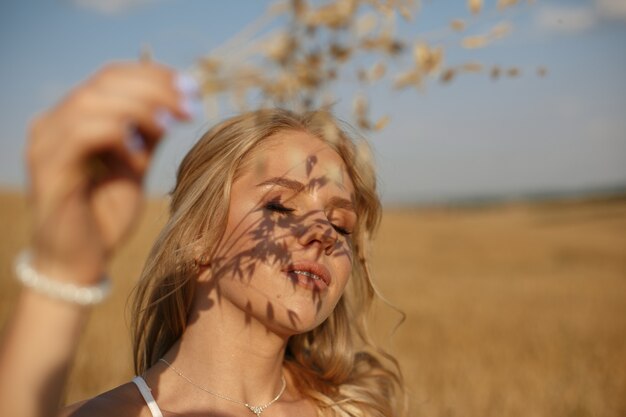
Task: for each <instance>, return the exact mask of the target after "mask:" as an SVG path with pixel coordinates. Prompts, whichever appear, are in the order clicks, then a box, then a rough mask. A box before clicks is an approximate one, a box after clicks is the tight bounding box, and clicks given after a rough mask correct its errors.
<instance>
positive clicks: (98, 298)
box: [15, 250, 111, 306]
mask: <svg viewBox="0 0 626 417" xmlns="http://www.w3.org/2000/svg"><path fill="white" fill-rule="evenodd" d="M15 274H16V275H17V279H18V280H19V281H20V282H21V283H22V284H23V285H24V286H26V287H28V288H30V289H32V290H34V291H36V292H39V293H41V294H44V295H47V296H49V297H51V298H56V299H58V300H63V301H67V302H69V303H73V304H79V305H82V306H87V305H93V304H98V303H101V302H102V301H104V299H105V298H106V297H107V296H108V295H109V294H110V293H111V280H110V279H109V278H108V277H105V278H104V279H103V280H102V281H100V283H98V284H97V285H93V286H89V287H84V286H78V285H74V284H71V283H67V282H60V281H56V280H54V279H51V278H48V277H46V276H45V275H43V274H41V273H39V272H38V271H37V270H36V269H35V268H34V267H33V265H32V254H31V253H30V251H28V250H25V251H22V252H21V253H20V254H19V255H18V256H17V258H16V260H15Z"/></svg>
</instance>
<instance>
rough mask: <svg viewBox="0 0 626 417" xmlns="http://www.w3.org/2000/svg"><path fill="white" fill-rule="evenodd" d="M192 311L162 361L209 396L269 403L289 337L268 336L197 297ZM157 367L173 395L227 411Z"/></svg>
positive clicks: (250, 321)
mask: <svg viewBox="0 0 626 417" xmlns="http://www.w3.org/2000/svg"><path fill="white" fill-rule="evenodd" d="M198 300H207V301H198ZM203 303H206V304H207V305H206V306H203V305H202V304H203ZM203 307H208V308H203ZM193 312H194V313H193V314H192V316H191V318H190V319H189V324H188V326H187V328H186V329H185V331H184V333H183V335H182V337H181V338H180V339H179V340H178V342H176V344H174V346H172V348H171V349H170V350H169V351H168V352H167V354H166V355H165V356H164V358H165V359H166V360H167V362H169V363H170V364H171V365H172V366H174V367H175V368H176V369H177V370H178V371H180V372H181V373H183V374H184V375H185V377H187V378H189V379H190V380H192V381H193V382H194V383H195V384H197V385H198V386H201V387H203V388H205V389H207V390H209V391H212V392H214V393H219V394H221V395H224V396H227V397H229V398H231V399H234V400H238V401H242V402H245V403H248V404H251V405H263V404H266V403H268V402H269V401H271V400H272V399H273V398H274V397H275V396H276V395H277V394H278V392H279V391H280V388H281V386H282V373H283V370H282V365H283V358H284V353H285V348H286V344H287V339H288V338H287V337H286V336H281V335H279V334H277V333H274V332H272V331H271V330H269V329H268V328H267V327H266V326H264V325H263V324H262V323H260V322H258V321H257V320H255V319H254V318H253V317H251V316H250V315H249V314H245V313H244V312H243V311H242V310H241V309H240V308H238V307H236V306H234V305H232V304H231V303H229V302H228V301H225V300H220V301H215V300H210V299H208V298H204V297H202V296H198V298H197V301H196V305H195V306H194V309H193ZM160 365H161V366H162V367H163V369H160V372H162V378H167V380H169V381H170V382H171V383H172V384H176V385H177V386H178V387H180V389H177V390H176V391H177V392H178V395H186V394H188V395H190V396H193V398H194V401H203V402H205V403H206V404H221V405H224V406H231V407H232V404H227V403H224V402H223V401H221V402H220V401H219V400H216V397H215V396H211V395H210V394H208V393H206V392H201V391H200V390H199V389H197V387H194V386H192V385H191V384H189V383H188V382H187V381H186V380H185V379H184V378H181V377H180V375H177V374H176V373H175V372H173V370H172V369H169V370H167V368H166V365H165V364H164V363H161V364H160ZM158 367H159V366H158V365H157V366H155V368H158ZM163 382H165V379H163Z"/></svg>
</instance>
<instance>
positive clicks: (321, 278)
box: [283, 262, 332, 290]
mask: <svg viewBox="0 0 626 417" xmlns="http://www.w3.org/2000/svg"><path fill="white" fill-rule="evenodd" d="M283 271H284V272H286V273H287V275H288V276H289V277H290V278H291V280H292V281H294V283H295V284H300V285H302V286H304V287H306V288H309V289H313V288H316V289H318V290H323V289H326V288H328V286H329V285H330V283H331V281H332V278H331V275H330V271H328V268H326V267H325V266H324V265H322V264H319V263H317V262H298V263H294V264H292V265H289V266H288V267H287V268H285V269H283Z"/></svg>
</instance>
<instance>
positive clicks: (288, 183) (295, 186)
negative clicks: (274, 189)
mask: <svg viewBox="0 0 626 417" xmlns="http://www.w3.org/2000/svg"><path fill="white" fill-rule="evenodd" d="M268 185H278V186H280V187H284V188H287V189H290V190H293V191H295V192H300V191H302V190H304V187H305V186H304V184H302V183H301V182H300V181H296V180H290V179H288V178H284V177H274V178H270V179H269V180H267V181H263V182H261V183H259V184H257V185H256V186H257V187H266V186H268Z"/></svg>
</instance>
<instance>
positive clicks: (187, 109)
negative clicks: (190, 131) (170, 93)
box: [179, 96, 202, 119]
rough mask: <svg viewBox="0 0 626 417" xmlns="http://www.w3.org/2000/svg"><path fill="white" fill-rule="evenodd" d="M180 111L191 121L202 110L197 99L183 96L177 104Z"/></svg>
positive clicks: (200, 103)
mask: <svg viewBox="0 0 626 417" xmlns="http://www.w3.org/2000/svg"><path fill="white" fill-rule="evenodd" d="M179 107H180V110H181V111H182V112H183V113H185V115H187V117H189V118H190V119H193V118H194V117H196V116H197V115H199V114H200V112H201V110H202V102H201V101H200V99H198V98H194V97H189V96H185V97H184V98H183V99H182V100H181V101H180V104H179Z"/></svg>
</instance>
